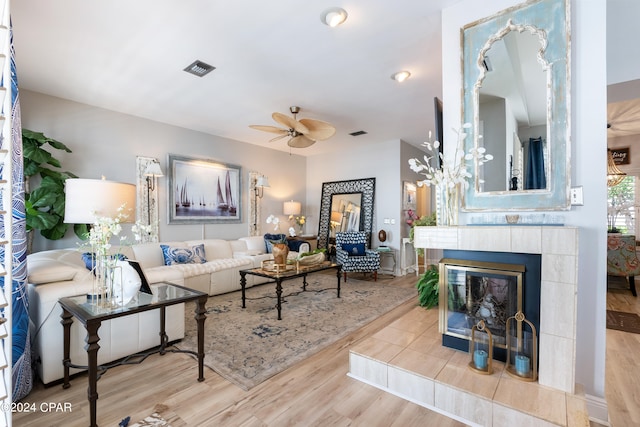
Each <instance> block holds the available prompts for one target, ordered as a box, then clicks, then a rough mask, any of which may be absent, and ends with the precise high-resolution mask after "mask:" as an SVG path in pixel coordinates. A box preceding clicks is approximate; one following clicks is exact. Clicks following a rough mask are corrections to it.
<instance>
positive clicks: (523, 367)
mask: <svg viewBox="0 0 640 427" xmlns="http://www.w3.org/2000/svg"><path fill="white" fill-rule="evenodd" d="M530 369H531V368H530V362H529V358H528V357H527V356H522V355H517V356H516V373H517V374H518V375H520V376H527V375H529V370H530Z"/></svg>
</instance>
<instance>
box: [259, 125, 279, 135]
mask: <svg viewBox="0 0 640 427" xmlns="http://www.w3.org/2000/svg"><path fill="white" fill-rule="evenodd" d="M249 127H250V128H251V129H256V130H261V131H264V132H271V133H280V134H283V135H286V134H287V133H288V132H289V131H287V130H286V129H282V128H277V127H275V126H263V125H249Z"/></svg>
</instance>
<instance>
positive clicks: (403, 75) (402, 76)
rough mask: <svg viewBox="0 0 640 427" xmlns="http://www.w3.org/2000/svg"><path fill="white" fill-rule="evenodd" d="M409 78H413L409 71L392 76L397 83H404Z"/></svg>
mask: <svg viewBox="0 0 640 427" xmlns="http://www.w3.org/2000/svg"><path fill="white" fill-rule="evenodd" d="M409 77H411V73H410V72H408V71H407V70H403V71H398V72H397V73H393V74H392V75H391V78H392V79H393V80H395V81H397V82H398V83H402V82H403V81H405V80H407V79H408V78H409Z"/></svg>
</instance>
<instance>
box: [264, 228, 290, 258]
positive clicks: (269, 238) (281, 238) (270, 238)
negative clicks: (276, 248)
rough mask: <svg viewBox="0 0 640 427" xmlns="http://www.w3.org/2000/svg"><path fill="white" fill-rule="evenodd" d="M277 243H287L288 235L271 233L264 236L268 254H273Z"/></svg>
mask: <svg viewBox="0 0 640 427" xmlns="http://www.w3.org/2000/svg"><path fill="white" fill-rule="evenodd" d="M277 243H287V235H286V234H269V233H267V234H265V235H264V244H265V247H266V249H267V253H268V254H270V253H271V250H272V248H273V245H275V244H277Z"/></svg>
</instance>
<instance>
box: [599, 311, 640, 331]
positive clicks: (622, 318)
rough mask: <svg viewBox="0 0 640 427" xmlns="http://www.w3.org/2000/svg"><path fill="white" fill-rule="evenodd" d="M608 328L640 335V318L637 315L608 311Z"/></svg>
mask: <svg viewBox="0 0 640 427" xmlns="http://www.w3.org/2000/svg"><path fill="white" fill-rule="evenodd" d="M607 328H608V329H616V330H618V331H624V332H633V333H634V334H640V316H638V315H637V314H636V313H625V312H623V311H613V310H607Z"/></svg>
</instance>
